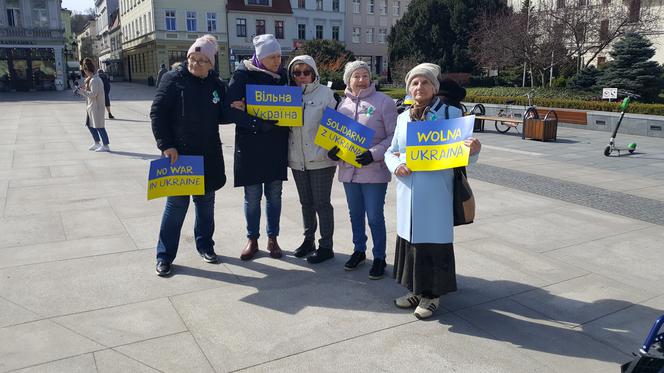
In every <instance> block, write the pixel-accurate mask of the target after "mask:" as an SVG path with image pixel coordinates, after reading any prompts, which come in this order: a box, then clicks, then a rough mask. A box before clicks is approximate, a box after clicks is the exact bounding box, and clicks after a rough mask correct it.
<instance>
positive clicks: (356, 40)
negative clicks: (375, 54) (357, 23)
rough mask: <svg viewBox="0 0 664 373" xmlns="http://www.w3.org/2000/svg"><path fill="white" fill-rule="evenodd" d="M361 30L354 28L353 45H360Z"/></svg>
mask: <svg viewBox="0 0 664 373" xmlns="http://www.w3.org/2000/svg"><path fill="white" fill-rule="evenodd" d="M360 33H361V31H360V28H359V27H353V43H359V42H360Z"/></svg>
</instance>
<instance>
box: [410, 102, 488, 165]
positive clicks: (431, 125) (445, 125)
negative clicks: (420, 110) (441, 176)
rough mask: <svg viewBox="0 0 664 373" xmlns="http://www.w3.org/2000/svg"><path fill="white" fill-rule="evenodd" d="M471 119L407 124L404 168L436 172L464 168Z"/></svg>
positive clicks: (473, 118) (467, 152) (470, 130)
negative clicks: (466, 140)
mask: <svg viewBox="0 0 664 373" xmlns="http://www.w3.org/2000/svg"><path fill="white" fill-rule="evenodd" d="M474 122H475V116H474V115H470V116H466V117H461V118H454V119H440V120H435V121H424V122H411V123H408V130H407V133H406V165H407V166H408V168H410V169H411V170H413V171H437V170H444V169H447V168H454V167H461V166H467V165H468V156H469V155H470V148H468V147H467V146H465V145H464V144H463V141H464V140H465V139H467V138H469V137H471V136H472V134H473V124H474Z"/></svg>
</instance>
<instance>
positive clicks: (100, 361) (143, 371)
mask: <svg viewBox="0 0 664 373" xmlns="http://www.w3.org/2000/svg"><path fill="white" fill-rule="evenodd" d="M94 358H95V364H96V366H97V371H98V372H99V373H126V372H132V373H155V372H159V371H158V370H156V369H153V368H151V367H149V366H147V365H145V364H144V363H141V362H140V361H138V360H136V359H133V358H130V357H128V356H126V355H123V354H121V353H119V352H117V351H114V350H103V351H97V352H95V353H94Z"/></svg>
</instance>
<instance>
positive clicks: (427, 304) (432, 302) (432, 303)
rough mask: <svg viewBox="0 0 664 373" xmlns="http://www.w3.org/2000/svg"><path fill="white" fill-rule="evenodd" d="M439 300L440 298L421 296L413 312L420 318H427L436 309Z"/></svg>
mask: <svg viewBox="0 0 664 373" xmlns="http://www.w3.org/2000/svg"><path fill="white" fill-rule="evenodd" d="M439 302H440V298H434V299H430V298H424V297H422V299H421V300H420V304H419V305H418V306H417V308H416V309H415V312H414V313H413V314H414V315H415V317H417V318H418V319H420V320H424V319H426V318H429V317H431V315H433V313H434V312H436V310H437V309H438V303H439Z"/></svg>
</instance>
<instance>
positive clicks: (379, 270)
mask: <svg viewBox="0 0 664 373" xmlns="http://www.w3.org/2000/svg"><path fill="white" fill-rule="evenodd" d="M386 266H387V264H386V263H385V259H374V261H373V265H371V270H370V271H369V278H370V279H372V280H380V279H381V278H383V274H385V267H386Z"/></svg>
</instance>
